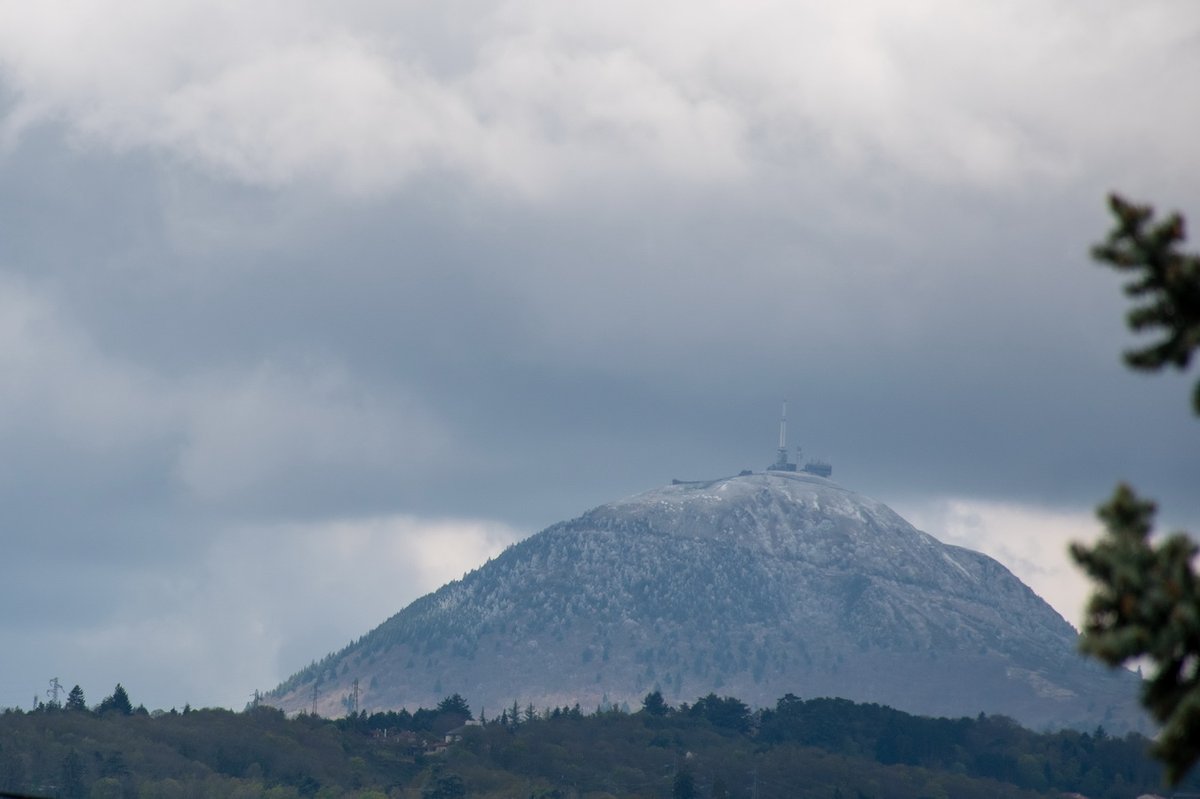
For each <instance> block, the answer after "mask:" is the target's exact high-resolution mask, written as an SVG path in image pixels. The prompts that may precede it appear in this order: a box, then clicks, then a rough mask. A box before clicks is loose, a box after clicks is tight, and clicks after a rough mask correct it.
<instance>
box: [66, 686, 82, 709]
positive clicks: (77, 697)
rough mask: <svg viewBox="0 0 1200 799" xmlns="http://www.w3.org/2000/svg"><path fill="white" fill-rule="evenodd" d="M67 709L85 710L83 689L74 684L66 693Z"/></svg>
mask: <svg viewBox="0 0 1200 799" xmlns="http://www.w3.org/2000/svg"><path fill="white" fill-rule="evenodd" d="M67 710H87V701H86V700H85V699H84V698H83V689H82V688H80V687H79V686H78V685H76V686H75V687H74V688H72V689H71V693H69V694H67Z"/></svg>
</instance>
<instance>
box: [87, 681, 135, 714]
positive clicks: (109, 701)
mask: <svg viewBox="0 0 1200 799" xmlns="http://www.w3.org/2000/svg"><path fill="white" fill-rule="evenodd" d="M96 712H97V713H109V712H113V713H120V714H121V715H122V716H132V715H133V704H132V703H131V702H130V701H129V694H127V693H126V692H125V689H124V688H123V687H121V683H117V687H116V688H114V689H113V692H112V696H106V697H105V698H104V699H103V701H101V702H100V705H99V706H98V707H97V708H96Z"/></svg>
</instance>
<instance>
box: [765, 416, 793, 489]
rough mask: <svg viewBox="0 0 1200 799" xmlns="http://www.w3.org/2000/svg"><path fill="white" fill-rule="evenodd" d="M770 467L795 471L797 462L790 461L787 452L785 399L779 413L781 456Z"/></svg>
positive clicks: (776, 469) (775, 469)
mask: <svg viewBox="0 0 1200 799" xmlns="http://www.w3.org/2000/svg"><path fill="white" fill-rule="evenodd" d="M767 468H769V469H772V470H774V471H779V472H794V471H796V464H794V463H788V452H787V400H784V401H783V411H782V412H781V413H780V414H779V456H778V457H777V458H776V459H775V462H774V463H773V464H771V465H770V466H769V467H767Z"/></svg>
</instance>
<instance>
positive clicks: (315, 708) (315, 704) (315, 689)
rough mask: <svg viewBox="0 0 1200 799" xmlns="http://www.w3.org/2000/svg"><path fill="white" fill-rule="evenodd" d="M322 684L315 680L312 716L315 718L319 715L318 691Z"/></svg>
mask: <svg viewBox="0 0 1200 799" xmlns="http://www.w3.org/2000/svg"><path fill="white" fill-rule="evenodd" d="M320 684H321V683H320V682H319V681H318V680H313V697H312V699H313V704H312V714H313V715H314V716H315V715H317V690H318V688H319V686H320Z"/></svg>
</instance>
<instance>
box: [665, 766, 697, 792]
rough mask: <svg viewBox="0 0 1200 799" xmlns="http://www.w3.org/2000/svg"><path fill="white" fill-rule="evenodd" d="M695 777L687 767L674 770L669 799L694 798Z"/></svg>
mask: <svg viewBox="0 0 1200 799" xmlns="http://www.w3.org/2000/svg"><path fill="white" fill-rule="evenodd" d="M696 796H697V793H696V778H695V777H693V776H692V772H690V771H688V770H687V769H682V768H681V769H680V770H679V771H677V772H675V784H674V785H673V786H672V787H671V799H696Z"/></svg>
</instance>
